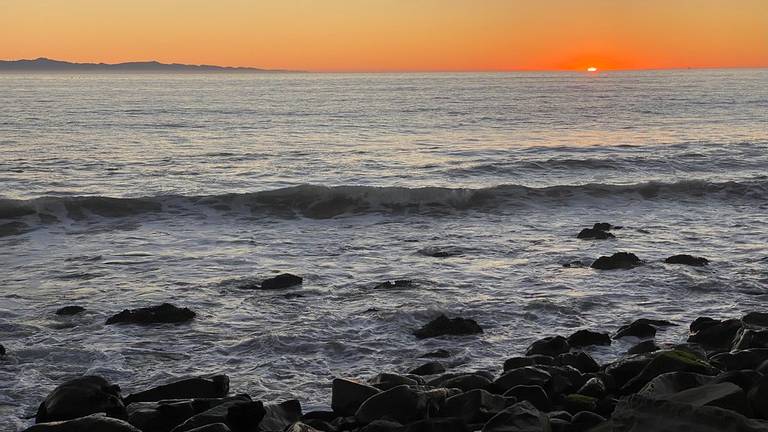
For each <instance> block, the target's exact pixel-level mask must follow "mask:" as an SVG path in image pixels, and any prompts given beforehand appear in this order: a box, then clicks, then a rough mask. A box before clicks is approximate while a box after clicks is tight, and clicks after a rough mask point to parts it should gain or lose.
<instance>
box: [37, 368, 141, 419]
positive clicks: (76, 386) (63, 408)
mask: <svg viewBox="0 0 768 432" xmlns="http://www.w3.org/2000/svg"><path fill="white" fill-rule="evenodd" d="M96 413H105V414H106V415H107V416H109V417H115V418H120V419H125V418H126V411H125V406H124V405H123V401H122V397H121V395H120V386H118V385H115V384H112V383H110V382H109V381H107V380H106V379H104V378H102V377H99V376H93V375H86V376H83V377H80V378H75V379H73V380H69V381H67V382H65V383H63V384H60V385H59V386H58V387H56V388H55V389H53V391H52V392H51V393H50V394H49V395H48V396H47V397H46V398H45V400H44V401H43V402H42V403H41V404H40V407H39V408H38V410H37V415H36V416H35V422H36V423H44V422H51V421H59V420H71V419H75V418H78V417H84V416H87V415H90V414H96Z"/></svg>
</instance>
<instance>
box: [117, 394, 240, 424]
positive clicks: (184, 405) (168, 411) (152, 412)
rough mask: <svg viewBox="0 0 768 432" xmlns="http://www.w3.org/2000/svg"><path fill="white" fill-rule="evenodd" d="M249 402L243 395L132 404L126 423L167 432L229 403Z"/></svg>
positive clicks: (128, 408)
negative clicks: (190, 419)
mask: <svg viewBox="0 0 768 432" xmlns="http://www.w3.org/2000/svg"><path fill="white" fill-rule="evenodd" d="M236 400H240V401H245V402H250V398H248V397H247V396H245V395H240V396H233V397H228V398H219V399H183V400H166V401H159V402H134V403H131V404H130V405H128V407H127V411H128V423H130V424H131V425H133V426H135V427H137V428H139V429H140V430H142V431H145V432H169V431H170V430H172V429H173V428H174V427H176V426H178V425H180V424H181V423H183V422H184V421H186V420H187V419H189V418H190V417H192V416H195V415H197V414H200V413H202V412H204V411H207V410H209V409H211V408H213V407H215V406H218V405H221V404H223V403H225V402H230V401H236Z"/></svg>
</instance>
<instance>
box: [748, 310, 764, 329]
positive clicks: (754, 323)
mask: <svg viewBox="0 0 768 432" xmlns="http://www.w3.org/2000/svg"><path fill="white" fill-rule="evenodd" d="M741 322H742V323H743V324H744V327H747V328H752V329H764V328H768V313H764V312H750V313H748V314H746V315H744V316H743V317H741Z"/></svg>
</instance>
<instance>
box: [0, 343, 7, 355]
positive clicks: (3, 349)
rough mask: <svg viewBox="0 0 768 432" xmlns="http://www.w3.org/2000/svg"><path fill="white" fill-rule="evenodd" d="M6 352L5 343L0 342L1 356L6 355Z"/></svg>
mask: <svg viewBox="0 0 768 432" xmlns="http://www.w3.org/2000/svg"><path fill="white" fill-rule="evenodd" d="M5 354H6V351H5V347H4V346H3V344H0V357H2V356H4V355H5Z"/></svg>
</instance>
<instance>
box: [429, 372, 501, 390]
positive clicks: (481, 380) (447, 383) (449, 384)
mask: <svg viewBox="0 0 768 432" xmlns="http://www.w3.org/2000/svg"><path fill="white" fill-rule="evenodd" d="M490 384H491V380H490V379H488V378H486V377H484V376H482V375H478V374H471V373H470V374H461V375H458V376H454V377H451V378H448V379H445V380H443V381H442V382H440V385H441V386H442V387H445V388H457V389H459V390H461V391H464V392H467V391H470V390H475V389H486V388H488V386H489V385H490Z"/></svg>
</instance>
